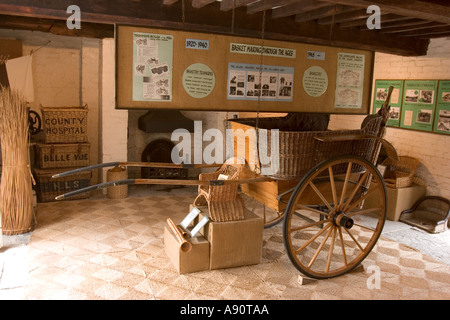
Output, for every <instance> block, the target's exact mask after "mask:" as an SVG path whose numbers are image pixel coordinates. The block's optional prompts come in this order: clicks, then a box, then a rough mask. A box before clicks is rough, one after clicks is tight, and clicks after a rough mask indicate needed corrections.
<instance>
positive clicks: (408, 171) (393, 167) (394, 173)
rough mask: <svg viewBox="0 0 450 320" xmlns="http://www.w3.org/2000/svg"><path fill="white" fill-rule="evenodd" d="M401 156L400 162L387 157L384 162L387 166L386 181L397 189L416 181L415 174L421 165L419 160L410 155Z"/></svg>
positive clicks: (387, 184) (389, 185)
mask: <svg viewBox="0 0 450 320" xmlns="http://www.w3.org/2000/svg"><path fill="white" fill-rule="evenodd" d="M399 158H400V160H399V161H398V162H393V161H392V160H390V159H386V160H385V161H383V163H382V165H385V166H386V171H385V172H384V181H385V183H386V186H387V187H391V188H396V189H399V188H407V187H410V186H411V185H412V184H413V183H414V182H416V179H415V178H414V174H415V173H416V170H417V168H418V167H419V164H420V162H419V160H418V159H416V158H413V157H408V156H400V157H399Z"/></svg>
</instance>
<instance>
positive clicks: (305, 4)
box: [272, 0, 334, 18]
mask: <svg viewBox="0 0 450 320" xmlns="http://www.w3.org/2000/svg"><path fill="white" fill-rule="evenodd" d="M327 6H329V4H327V3H326V2H317V0H299V1H296V2H295V3H292V4H290V5H285V6H282V7H280V8H276V9H273V10H272V18H284V17H288V16H292V15H294V14H302V13H305V12H308V11H312V10H317V9H319V8H323V7H327ZM333 7H334V5H333Z"/></svg>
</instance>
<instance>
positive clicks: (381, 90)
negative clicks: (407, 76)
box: [373, 80, 404, 127]
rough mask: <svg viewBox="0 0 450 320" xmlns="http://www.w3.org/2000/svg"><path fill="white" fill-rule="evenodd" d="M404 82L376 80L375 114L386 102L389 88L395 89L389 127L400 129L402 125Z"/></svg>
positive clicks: (392, 96) (391, 101)
mask: <svg viewBox="0 0 450 320" xmlns="http://www.w3.org/2000/svg"><path fill="white" fill-rule="evenodd" d="M403 84H404V81H403V80H376V81H375V88H374V95H373V96H374V98H373V113H377V112H378V110H380V108H381V107H382V106H383V104H384V102H385V101H386V98H387V95H388V91H389V87H391V86H392V87H394V89H393V91H392V94H391V100H390V102H389V105H390V106H391V109H390V112H389V120H388V122H387V125H388V126H391V127H398V126H399V125H400V113H401V110H402V98H403Z"/></svg>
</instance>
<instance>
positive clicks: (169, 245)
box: [164, 227, 209, 274]
mask: <svg viewBox="0 0 450 320" xmlns="http://www.w3.org/2000/svg"><path fill="white" fill-rule="evenodd" d="M189 242H190V243H191V244H192V249H191V250H190V251H189V252H183V251H181V249H180V243H179V242H178V241H177V239H176V238H175V235H174V234H173V233H172V232H171V231H170V230H169V229H168V228H167V227H165V228H164V246H165V249H166V254H167V256H168V257H169V258H170V260H171V261H172V263H173V265H174V266H175V268H176V269H177V271H178V273H180V274H184V273H192V272H198V271H203V270H208V269H209V242H208V241H207V240H206V239H205V237H203V236H202V235H196V236H195V237H194V238H192V239H189Z"/></svg>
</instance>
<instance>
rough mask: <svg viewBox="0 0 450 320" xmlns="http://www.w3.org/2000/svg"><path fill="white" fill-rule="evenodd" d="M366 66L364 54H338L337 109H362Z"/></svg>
mask: <svg viewBox="0 0 450 320" xmlns="http://www.w3.org/2000/svg"><path fill="white" fill-rule="evenodd" d="M364 64H365V56H364V55H362V54H354V53H345V52H340V53H339V54H338V65H337V79H336V94H335V102H334V107H335V108H356V109H360V108H361V106H362V96H363V89H364V86H363V85H364Z"/></svg>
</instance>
